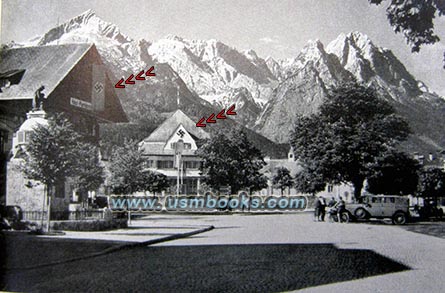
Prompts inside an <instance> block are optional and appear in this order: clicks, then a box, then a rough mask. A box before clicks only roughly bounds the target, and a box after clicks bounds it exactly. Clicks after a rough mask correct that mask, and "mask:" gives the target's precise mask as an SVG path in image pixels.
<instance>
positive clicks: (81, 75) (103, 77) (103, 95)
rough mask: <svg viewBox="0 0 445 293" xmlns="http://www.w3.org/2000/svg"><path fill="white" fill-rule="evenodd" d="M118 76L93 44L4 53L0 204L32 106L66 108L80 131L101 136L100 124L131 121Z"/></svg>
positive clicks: (0, 101) (0, 59) (0, 72)
mask: <svg viewBox="0 0 445 293" xmlns="http://www.w3.org/2000/svg"><path fill="white" fill-rule="evenodd" d="M113 81H114V77H113V76H112V74H111V73H110V72H109V71H108V70H107V69H106V67H105V65H104V63H103V62H102V60H101V57H100V55H99V52H98V51H97V49H96V47H95V46H94V45H93V44H64V45H53V46H37V47H19V48H12V49H4V50H2V51H1V52H0V151H1V157H0V168H1V171H0V203H2V202H3V203H4V201H5V192H6V191H5V189H6V187H5V186H6V184H5V182H6V162H7V160H8V156H9V155H10V153H11V147H12V140H13V136H14V135H18V139H19V140H20V139H26V134H16V131H17V130H18V129H19V127H20V125H21V124H22V123H23V122H24V121H25V120H26V117H27V116H26V114H27V113H28V112H29V111H30V110H32V109H33V108H39V107H40V105H42V106H43V109H44V110H45V112H46V113H47V114H49V115H51V114H53V113H60V112H64V113H65V115H66V116H67V117H68V118H69V119H70V121H71V122H72V123H73V124H74V126H75V128H76V130H78V131H79V132H81V133H82V134H84V135H86V136H87V137H89V138H91V140H96V139H98V138H99V123H109V122H113V123H115V122H128V120H127V116H126V114H125V112H124V110H123V108H122V106H121V103H120V101H119V99H118V97H117V95H116V93H115V88H114V82H113Z"/></svg>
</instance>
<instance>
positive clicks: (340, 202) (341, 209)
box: [337, 196, 346, 223]
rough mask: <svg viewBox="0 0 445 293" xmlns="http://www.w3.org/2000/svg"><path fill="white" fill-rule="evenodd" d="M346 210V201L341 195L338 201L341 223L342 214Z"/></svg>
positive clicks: (338, 214)
mask: <svg viewBox="0 0 445 293" xmlns="http://www.w3.org/2000/svg"><path fill="white" fill-rule="evenodd" d="M344 211H346V203H345V201H344V200H343V198H342V197H341V196H340V197H339V200H338V203H337V217H338V222H339V223H341V222H342V221H341V214H342V213H343V212H344Z"/></svg>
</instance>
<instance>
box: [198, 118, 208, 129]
mask: <svg viewBox="0 0 445 293" xmlns="http://www.w3.org/2000/svg"><path fill="white" fill-rule="evenodd" d="M205 119H206V118H205V117H202V118H201V119H200V120H199V121H198V123H196V127H206V125H205V124H202V122H204V120H205Z"/></svg>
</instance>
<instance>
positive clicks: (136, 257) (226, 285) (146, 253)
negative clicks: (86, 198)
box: [0, 240, 409, 292]
mask: <svg viewBox="0 0 445 293" xmlns="http://www.w3.org/2000/svg"><path fill="white" fill-rule="evenodd" d="M77 245H79V246H76V245H73V244H72V243H69V241H58V240H55V241H51V242H49V244H45V245H41V246H36V247H33V246H31V247H28V248H27V249H31V250H34V251H35V252H36V253H37V254H38V255H48V256H49V255H52V254H53V252H54V251H57V250H66V251H71V250H73V251H75V253H82V252H81V250H82V249H86V250H90V251H94V250H96V249H97V247H96V246H97V245H99V246H100V245H103V244H100V243H86V244H84V246H83V248H82V249H80V248H79V247H80V244H79V243H77ZM88 246H93V247H92V248H91V247H90V248H88ZM33 248H35V249H33ZM37 250H42V251H40V252H38V251H37ZM86 250H85V251H86ZM56 254H57V253H56ZM58 255H59V256H60V253H59V254H58ZM54 257H55V256H54ZM407 269H409V268H407V267H406V266H404V265H402V264H399V263H397V262H394V261H392V260H390V259H388V258H386V257H383V256H381V255H379V254H376V253H374V252H373V251H370V250H350V249H347V250H346V249H345V250H343V249H337V248H336V247H335V246H333V245H331V244H255V245H205V246H165V247H161V246H159V247H139V248H131V249H124V250H120V251H117V252H114V253H111V254H107V255H103V256H99V257H94V258H89V259H85V260H80V261H76V262H71V263H65V264H59V265H55V266H51V267H43V268H39V269H34V270H25V271H16V270H6V271H3V280H2V284H1V287H0V289H2V290H8V291H40V292H103V291H105V292H128V291H132V292H140V291H145V292H147V291H148V292H178V291H179V292H192V291H193V292H196V291H198V292H207V291H243V292H258V291H261V292H279V291H286V290H296V289H301V288H305V287H310V286H316V285H322V284H328V283H333V282H341V281H347V280H352V279H357V278H364V277H370V276H375V275H380V274H386V273H393V272H399V271H403V270H407Z"/></svg>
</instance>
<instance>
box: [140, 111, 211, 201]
mask: <svg viewBox="0 0 445 293" xmlns="http://www.w3.org/2000/svg"><path fill="white" fill-rule="evenodd" d="M206 138H209V134H208V133H207V132H205V131H204V130H202V129H201V128H198V127H196V125H195V122H193V121H192V120H191V119H190V118H189V117H188V116H187V115H186V114H184V113H183V112H182V111H181V110H177V111H176V112H174V113H173V114H172V115H171V116H170V117H169V118H167V120H165V121H164V122H163V123H162V124H161V125H160V126H159V127H158V128H156V129H155V130H154V131H153V132H152V133H151V134H150V136H148V137H147V138H145V139H144V140H142V141H141V142H140V143H139V149H140V150H141V151H142V152H143V155H144V156H145V157H146V160H147V161H146V169H147V170H150V171H155V172H159V173H161V174H164V175H166V176H167V178H168V181H169V185H170V188H169V190H167V193H168V194H176V193H179V194H187V195H196V194H198V193H199V190H200V186H201V183H202V182H201V181H202V180H201V175H200V172H199V167H200V161H201V160H200V158H199V157H198V156H197V154H196V151H197V150H198V148H199V146H200V144H201V142H202V141H203V140H204V139H206ZM179 145H181V146H182V147H181V148H182V150H181V151H178V146H179Z"/></svg>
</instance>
